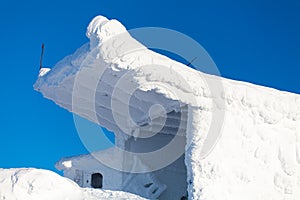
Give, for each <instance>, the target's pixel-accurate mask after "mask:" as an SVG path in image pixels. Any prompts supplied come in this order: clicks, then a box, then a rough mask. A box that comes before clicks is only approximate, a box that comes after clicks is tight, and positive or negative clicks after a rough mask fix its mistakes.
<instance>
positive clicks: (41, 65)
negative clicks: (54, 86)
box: [40, 43, 45, 69]
mask: <svg viewBox="0 0 300 200" xmlns="http://www.w3.org/2000/svg"><path fill="white" fill-rule="evenodd" d="M44 48H45V45H44V43H43V44H42V53H41V58H40V69H42V67H43V57H44Z"/></svg>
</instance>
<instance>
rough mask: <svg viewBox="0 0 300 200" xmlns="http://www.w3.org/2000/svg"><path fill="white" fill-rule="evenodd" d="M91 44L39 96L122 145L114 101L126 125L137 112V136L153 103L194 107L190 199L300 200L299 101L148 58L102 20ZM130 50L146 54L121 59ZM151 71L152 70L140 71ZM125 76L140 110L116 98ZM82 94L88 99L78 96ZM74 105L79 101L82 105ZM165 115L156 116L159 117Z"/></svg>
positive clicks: (49, 77) (41, 82)
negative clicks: (212, 132) (206, 148)
mask: <svg viewBox="0 0 300 200" xmlns="http://www.w3.org/2000/svg"><path fill="white" fill-rule="evenodd" d="M124 32H125V33H124ZM119 33H124V35H123V36H122V37H117V38H116V39H115V40H113V43H114V45H107V46H106V45H102V44H103V43H104V42H105V41H109V39H110V38H113V36H114V35H115V34H119ZM87 36H88V37H89V39H90V43H88V44H86V45H83V46H82V47H81V48H79V49H78V50H77V51H76V52H75V53H74V54H73V55H71V56H68V57H66V58H65V59H63V60H62V61H61V62H59V63H58V64H57V65H56V66H55V67H54V68H53V69H52V70H51V71H49V72H48V73H47V74H46V75H44V76H40V77H39V79H38V80H37V82H36V84H35V86H34V87H35V89H36V90H38V91H40V92H41V93H42V94H43V95H44V96H45V97H46V98H48V99H51V100H53V101H54V102H56V103H57V104H58V105H60V106H62V107H63V108H65V109H67V110H69V111H71V112H74V113H77V114H79V115H80V116H82V117H85V118H87V119H89V120H91V121H93V122H96V123H98V124H100V125H101V126H104V127H105V128H107V129H109V130H111V131H113V132H115V133H116V134H117V136H119V137H121V133H122V131H121V130H120V128H119V126H118V125H117V123H116V121H115V120H116V119H115V118H114V116H113V114H112V112H113V111H112V108H111V102H110V101H112V100H115V102H118V104H116V106H117V107H118V108H119V110H120V112H119V113H118V114H119V115H120V118H122V117H125V118H126V114H125V113H126V112H122V108H123V107H126V106H127V107H128V106H131V107H132V108H133V110H134V111H135V113H134V114H132V118H133V121H134V122H135V123H132V122H128V121H126V122H125V125H124V126H125V127H126V128H127V129H128V130H129V131H131V130H136V129H138V128H139V127H138V125H142V124H145V123H148V122H149V120H150V119H149V115H148V109H149V108H150V107H151V105H152V104H153V103H157V104H160V105H162V106H163V107H164V108H165V109H166V111H167V112H170V111H172V110H178V109H180V107H181V106H182V105H188V108H189V111H188V119H187V144H188V145H187V147H186V160H185V164H186V166H187V170H188V179H187V182H188V194H189V198H190V199H200V200H221V199H222V200H240V199H245V200H248V199H249V200H253V199H255V200H265V199H273V200H283V199H285V200H287V199H290V200H298V199H300V96H299V95H296V94H292V93H288V92H282V91H278V90H275V89H271V88H266V87H262V86H257V85H253V84H250V83H245V82H239V81H233V80H228V79H224V78H219V77H215V76H211V75H206V74H203V73H201V72H198V71H195V70H193V69H190V68H188V67H186V66H185V65H183V64H181V63H178V62H176V61H173V60H171V59H169V58H167V57H165V56H162V55H160V54H157V53H155V52H152V51H150V50H148V49H147V48H146V47H144V46H143V45H142V44H140V43H139V42H137V41H136V40H135V39H133V38H132V37H131V36H130V35H129V34H127V33H126V31H125V28H124V27H123V26H122V25H121V24H120V23H119V22H117V21H116V20H107V19H106V18H104V17H101V16H98V17H96V18H95V19H94V20H93V21H92V22H91V24H90V25H89V27H88V30H87ZM128 46H136V48H138V49H140V50H139V51H135V52H129V53H126V54H125V55H123V54H121V55H119V54H118V52H119V51H121V52H122V48H123V47H124V48H125V49H126V48H127V47H128ZM99 63H100V64H99ZM149 63H150V64H152V66H151V67H147V68H143V67H142V68H141V67H140V66H143V65H149ZM156 66H164V68H161V67H159V68H157V67H156ZM96 68H97V69H99V68H100V69H101V70H102V71H104V73H103V74H102V78H101V81H100V83H99V85H100V86H99V85H98V88H97V89H96V90H94V88H95V87H94V86H93V80H94V79H97V78H98V77H97V76H98V75H99V73H97V70H95V69H96ZM93 70H95V71H93ZM91 71H92V72H95V73H90V72H91ZM79 73H82V74H84V76H86V77H89V78H88V80H90V82H88V81H86V82H84V81H83V80H86V77H85V79H84V78H83V79H82V80H81V79H79V81H78V79H77V80H76V78H78V77H77V75H78V74H79ZM124 74H130V76H128V77H127V80H128V82H129V83H132V84H133V85H134V86H135V88H137V90H136V91H135V93H134V94H129V95H131V97H132V99H133V101H134V103H132V104H129V103H128V101H124V97H126V95H127V96H128V94H127V93H126V92H127V91H124V90H122V91H118V92H119V93H118V94H119V95H115V96H114V95H113V92H112V91H113V90H117V89H118V88H120V90H121V89H122V87H121V86H120V85H118V84H117V83H118V81H119V79H121V77H122V76H123V75H124ZM178 74H180V75H181V76H179V75H178ZM75 80H76V81H75ZM204 80H206V81H207V82H217V81H221V83H222V87H223V90H222V91H220V92H217V93H212V92H211V91H210V90H209V88H208V87H207V84H206V83H205V81H204ZM74 83H75V84H74ZM148 83H151V84H148ZM184 83H188V86H187V84H184ZM161 84H164V85H167V86H168V87H167V88H168V89H169V88H171V89H173V90H174V91H176V94H177V96H174V95H172V93H171V92H169V91H168V90H166V89H165V88H166V87H159V85H161ZM149 85H150V86H151V87H149ZM75 86H76V87H78V88H79V89H78V90H79V91H81V92H77V91H74V90H73V88H74V87H75ZM83 88H84V89H83ZM82 91H84V93H83V92H82ZM92 93H93V94H94V93H96V95H95V96H94V97H96V105H97V109H94V107H93V106H92V105H94V103H95V102H93V101H91V100H90V99H91V98H88V97H91V96H92V95H91V94H92ZM74 99H77V103H76V104H75V105H74ZM94 99H95V98H94ZM193 99H196V101H193ZM72 100H73V104H72ZM79 100H80V101H79ZM220 102H223V103H224V105H222V103H220ZM216 111H217V113H218V111H219V112H223V111H224V112H225V119H224V121H223V122H222V129H221V137H220V138H219V140H218V143H217V144H216V145H215V147H214V149H213V150H212V151H211V153H210V154H209V155H208V156H206V157H203V156H201V152H202V147H203V145H205V144H204V141H205V138H206V137H207V134H208V131H209V129H210V125H211V123H212V116H213V113H214V112H216ZM160 114H161V113H159V112H157V113H155V112H154V113H153V116H155V117H157V116H159V115H160ZM150 121H151V120H150ZM128 130H127V131H128Z"/></svg>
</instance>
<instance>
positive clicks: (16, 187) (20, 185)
mask: <svg viewBox="0 0 300 200" xmlns="http://www.w3.org/2000/svg"><path fill="white" fill-rule="evenodd" d="M0 199H1V200H4V199H5V200H19V199H20V200H27V199H28V200H29V199H30V200H41V199H43V200H48V199H49V200H53V199H55V200H66V199H72V200H80V199H83V193H82V191H81V189H80V188H79V186H78V185H76V183H74V182H72V181H71V180H69V179H66V178H63V177H61V176H59V175H58V174H56V173H54V172H51V171H48V170H42V169H0Z"/></svg>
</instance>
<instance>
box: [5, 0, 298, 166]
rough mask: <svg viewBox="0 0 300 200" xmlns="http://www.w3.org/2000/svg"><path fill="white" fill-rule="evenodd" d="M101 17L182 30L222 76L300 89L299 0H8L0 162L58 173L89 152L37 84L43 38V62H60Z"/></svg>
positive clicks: (68, 120)
mask: <svg viewBox="0 0 300 200" xmlns="http://www.w3.org/2000/svg"><path fill="white" fill-rule="evenodd" d="M178 2H180V3H178ZM99 14H101V15H104V16H107V17H108V18H116V19H118V20H120V21H121V22H122V23H123V24H124V25H125V26H126V27H127V28H129V29H130V28H136V27H145V26H156V27H166V28H170V29H174V30H177V31H180V32H182V33H185V34H187V35H189V36H190V37H192V38H194V39H195V40H197V41H198V42H199V43H200V44H201V45H202V46H203V47H204V48H205V49H206V50H207V51H208V52H209V53H210V55H211V57H212V58H213V59H214V61H215V63H216V64H217V66H218V67H219V70H220V72H221V74H222V76H223V77H227V78H232V79H237V80H244V81H248V82H252V83H256V84H260V85H265V86H270V87H274V88H277V89H281V90H286V91H291V92H295V93H300V81H299V73H300V1H299V0H286V1H283V0H241V1H238V0H236V1H233V0H229V1H223V0H219V1H216V0H210V1H208V0H206V1H203V0H197V1H196V0H194V1H191V0H185V1H176V0H173V1H161V0H160V1H157V0H151V1H137V0H128V1H120V0H93V1H91V0H85V1H58V0H40V1H36V0H27V1H16V0H10V1H1V2H0V25H1V29H0V58H1V59H0V62H1V73H0V81H1V84H0V94H1V101H0V102H1V115H0V123H1V126H0V127H1V128H0V135H1V136H0V152H1V156H0V167H3V168H9V167H38V168H46V169H51V170H54V163H55V162H56V161H57V160H58V159H60V158H61V157H63V156H69V155H76V154H82V153H87V150H86V149H85V148H84V146H83V145H82V144H81V141H80V140H79V137H78V135H77V133H76V130H75V127H74V124H73V117H72V114H70V113H68V112H67V111H65V110H64V109H62V108H60V107H58V106H57V105H55V104H54V103H53V102H51V101H49V100H46V99H44V98H42V96H41V94H39V93H37V92H35V91H34V90H33V88H32V85H33V83H34V82H35V80H36V78H37V73H38V65H39V56H40V47H41V43H42V42H45V44H46V53H45V59H44V65H47V66H53V65H54V64H55V63H56V62H57V61H59V60H60V59H62V58H63V57H64V56H66V55H68V54H70V53H72V52H73V51H74V50H76V48H78V47H80V46H81V45H82V44H84V43H85V42H87V39H86V37H85V30H86V26H87V25H88V23H89V21H90V20H91V19H92V18H93V17H94V16H96V15H99Z"/></svg>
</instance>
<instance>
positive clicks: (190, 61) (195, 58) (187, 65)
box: [186, 57, 197, 67]
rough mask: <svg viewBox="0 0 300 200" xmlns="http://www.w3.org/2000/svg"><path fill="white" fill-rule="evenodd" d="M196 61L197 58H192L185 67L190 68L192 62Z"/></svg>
mask: <svg viewBox="0 0 300 200" xmlns="http://www.w3.org/2000/svg"><path fill="white" fill-rule="evenodd" d="M196 59H197V57H195V58H193V59H192V60H191V61H190V62H189V63H188V64H186V66H188V67H189V66H190V65H191V64H192V62H194V61H195V60H196Z"/></svg>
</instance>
